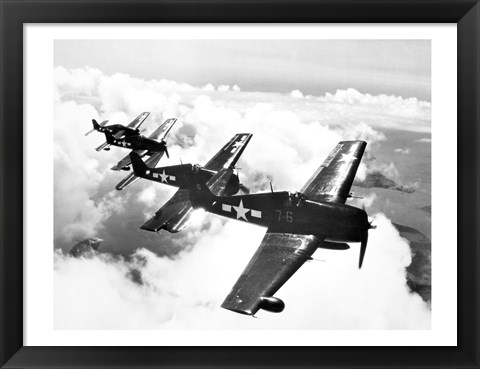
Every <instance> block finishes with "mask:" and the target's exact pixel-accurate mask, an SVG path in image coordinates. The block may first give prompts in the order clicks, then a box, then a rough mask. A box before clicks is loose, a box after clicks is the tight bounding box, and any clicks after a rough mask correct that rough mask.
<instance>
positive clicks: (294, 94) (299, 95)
mask: <svg viewBox="0 0 480 369" xmlns="http://www.w3.org/2000/svg"><path fill="white" fill-rule="evenodd" d="M290 96H292V97H293V98H295V99H301V98H303V94H302V92H301V91H300V90H293V91H292V92H290Z"/></svg>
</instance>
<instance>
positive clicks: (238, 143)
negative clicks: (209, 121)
mask: <svg viewBox="0 0 480 369" xmlns="http://www.w3.org/2000/svg"><path fill="white" fill-rule="evenodd" d="M241 144H242V143H241V142H240V141H237V142H235V143H234V144H233V148H234V149H236V148H238V147H239V146H240V145H241Z"/></svg>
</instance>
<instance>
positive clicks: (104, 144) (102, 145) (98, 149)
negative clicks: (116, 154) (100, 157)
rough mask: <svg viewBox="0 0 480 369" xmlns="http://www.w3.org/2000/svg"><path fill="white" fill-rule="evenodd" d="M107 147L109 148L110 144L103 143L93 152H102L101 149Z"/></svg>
mask: <svg viewBox="0 0 480 369" xmlns="http://www.w3.org/2000/svg"><path fill="white" fill-rule="evenodd" d="M108 146H110V144H109V143H108V142H104V143H103V144H101V145H100V146H98V147H97V148H96V149H95V150H97V151H102V150H103V149H105V148H107V147H108Z"/></svg>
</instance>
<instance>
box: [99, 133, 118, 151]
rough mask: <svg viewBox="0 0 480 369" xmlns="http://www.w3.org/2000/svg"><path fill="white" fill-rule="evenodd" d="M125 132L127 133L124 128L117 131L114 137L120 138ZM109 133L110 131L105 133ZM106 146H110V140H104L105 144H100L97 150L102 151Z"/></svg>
mask: <svg viewBox="0 0 480 369" xmlns="http://www.w3.org/2000/svg"><path fill="white" fill-rule="evenodd" d="M124 133H125V131H124V130H123V129H122V130H120V131H118V132H117V133H115V134H114V135H113V137H114V138H117V139H118V138H120V137H122V136H123V134H124ZM107 134H108V133H105V135H107ZM106 147H110V144H109V143H108V142H104V143H103V144H101V145H100V146H98V147H97V148H96V149H95V150H97V151H102V150H103V149H104V148H106Z"/></svg>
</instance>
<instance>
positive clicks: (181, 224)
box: [117, 133, 252, 233]
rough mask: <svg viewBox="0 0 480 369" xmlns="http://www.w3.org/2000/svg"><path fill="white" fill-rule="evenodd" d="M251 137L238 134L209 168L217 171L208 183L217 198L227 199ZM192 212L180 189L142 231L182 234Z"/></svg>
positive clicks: (207, 166) (142, 227) (214, 158)
mask: <svg viewBox="0 0 480 369" xmlns="http://www.w3.org/2000/svg"><path fill="white" fill-rule="evenodd" d="M251 137H252V134H251V133H240V134H236V135H235V136H233V138H232V139H231V140H230V141H229V142H228V143H227V144H226V145H225V146H224V147H222V149H221V150H220V151H219V152H218V153H217V154H216V155H215V156H214V157H213V158H212V159H211V160H210V161H209V162H208V163H207V165H206V166H205V169H208V170H216V171H217V173H216V174H215V175H214V176H212V178H210V179H209V180H208V182H207V183H206V185H207V186H208V188H209V189H210V191H211V192H212V193H214V194H215V195H217V196H222V195H223V193H224V191H225V187H226V184H227V183H228V180H229V179H230V177H231V176H232V174H233V170H232V169H231V168H229V167H230V166H234V165H235V163H236V162H237V161H238V159H239V158H240V155H241V154H242V152H243V150H244V149H245V147H246V146H247V144H248V141H250V138H251ZM117 189H118V188H117ZM192 210H193V207H192V203H191V202H190V194H189V191H188V190H183V189H180V190H178V191H177V192H176V193H175V195H174V196H173V197H172V198H171V199H170V200H169V201H168V202H167V203H166V204H165V205H164V206H162V207H161V208H160V209H159V210H158V211H157V212H156V213H155V215H154V216H153V217H152V218H150V219H149V220H148V221H147V222H146V223H145V224H143V225H142V226H141V227H140V228H141V229H144V230H146V231H152V232H158V231H159V230H160V229H165V230H167V231H169V232H172V233H174V232H179V231H181V230H182V229H183V228H185V227H186V226H187V224H188V221H189V219H190V214H191V212H192Z"/></svg>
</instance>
